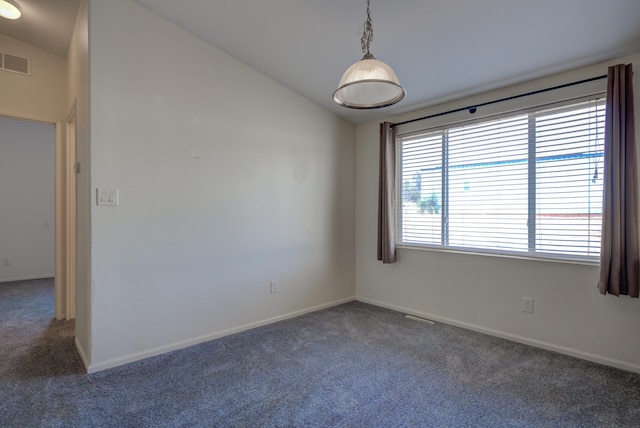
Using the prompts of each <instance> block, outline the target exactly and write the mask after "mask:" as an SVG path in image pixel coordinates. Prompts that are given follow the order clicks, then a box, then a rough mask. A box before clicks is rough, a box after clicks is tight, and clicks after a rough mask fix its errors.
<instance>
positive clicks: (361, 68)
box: [333, 0, 407, 109]
mask: <svg viewBox="0 0 640 428" xmlns="http://www.w3.org/2000/svg"><path fill="white" fill-rule="evenodd" d="M369 1H370V0H367V20H366V21H365V23H364V25H363V28H362V38H361V39H360V45H361V47H362V53H363V54H364V56H363V57H362V59H361V60H360V61H358V62H356V63H355V64H353V65H352V66H351V67H349V68H348V69H347V71H345V72H344V74H343V75H342V79H340V83H339V85H338V89H336V91H335V92H334V93H333V100H334V101H335V102H336V103H338V104H340V105H343V106H345V107H349V108H355V109H374V108H381V107H387V106H390V105H393V104H395V103H397V102H398V101H400V100H401V99H403V98H404V97H405V95H406V94H407V92H406V91H405V90H404V88H403V87H402V86H400V81H399V80H398V77H397V76H396V73H394V72H393V70H392V69H391V67H389V66H388V65H387V64H385V63H384V62H382V61H379V60H377V59H376V58H375V57H374V56H373V54H371V52H369V46H370V45H371V41H372V40H373V24H372V22H371V13H370V11H369Z"/></svg>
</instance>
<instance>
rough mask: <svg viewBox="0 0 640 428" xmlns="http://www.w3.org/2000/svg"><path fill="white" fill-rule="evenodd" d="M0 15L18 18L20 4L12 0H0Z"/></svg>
mask: <svg viewBox="0 0 640 428" xmlns="http://www.w3.org/2000/svg"><path fill="white" fill-rule="evenodd" d="M0 16H2V17H3V18H7V19H18V18H20V17H21V16H22V12H21V11H20V6H18V4H17V3H16V2H14V1H13V0H0Z"/></svg>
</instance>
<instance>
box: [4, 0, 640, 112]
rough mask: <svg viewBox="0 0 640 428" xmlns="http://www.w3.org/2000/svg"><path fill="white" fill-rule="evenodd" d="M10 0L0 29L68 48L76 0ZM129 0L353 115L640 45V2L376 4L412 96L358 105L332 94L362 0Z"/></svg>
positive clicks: (381, 55)
mask: <svg viewBox="0 0 640 428" xmlns="http://www.w3.org/2000/svg"><path fill="white" fill-rule="evenodd" d="M16 1H17V2H18V3H20V5H21V7H22V9H23V12H24V20H18V21H16V22H6V21H7V20H5V19H2V18H0V21H1V22H0V33H4V34H7V35H9V36H10V37H13V38H16V39H20V40H23V41H25V42H27V43H30V44H32V45H35V46H38V47H41V48H42V49H45V50H48V51H50V52H52V53H54V54H56V55H60V56H64V55H65V54H66V50H65V49H64V46H68V43H69V37H70V34H71V33H70V31H71V30H72V28H73V21H74V19H75V15H73V14H74V11H75V10H76V9H77V4H78V2H79V0H16ZM99 1H106V0H99ZM135 1H137V2H138V3H140V4H141V5H143V6H145V7H147V8H149V9H150V10H152V11H154V12H156V13H158V14H159V15H161V16H163V17H165V18H166V19H168V20H170V21H172V22H174V23H175V24H177V25H179V26H180V27H182V28H184V29H185V30H187V31H190V32H191V33H193V34H195V35H196V36H198V37H199V38H201V39H203V40H205V41H207V42H209V43H211V44H212V45H215V46H217V47H218V48H220V49H222V50H224V51H226V52H227V53H229V54H230V55H232V56H234V57H236V58H237V59H239V60H241V61H242V62H244V63H246V64H248V65H250V66H251V67H253V68H255V69H257V70H259V71H261V72H262V73H264V74H266V75H267V76H269V77H271V78H272V79H274V80H276V81H278V82H280V83H281V84H282V85H284V86H287V87H289V88H291V89H293V90H294V91H296V92H298V93H300V94H302V95H303V96H305V97H307V98H309V99H310V100H312V101H314V102H316V103H318V104H320V105H322V106H323V107H326V108H327V109H329V110H331V111H333V112H335V113H336V114H338V115H340V116H342V117H344V118H345V119H347V120H349V121H351V122H353V123H363V122H366V121H370V120H379V119H381V118H383V117H386V116H389V115H392V114H396V113H401V112H405V111H409V110H413V109H416V108H419V107H424V106H428V105H433V104H436V103H439V102H443V101H447V100H451V99H455V98H458V97H461V96H466V95H471V94H475V93H480V92H483V91H486V90H490V89H494V88H497V87H502V86H505V85H507V84H513V83H518V82H522V81H526V80H530V79H532V78H537V77H543V76H546V75H549V74H553V73H556V72H560V71H565V70H568V69H571V68H575V67H579V66H583V65H588V64H592V63H595V62H599V61H606V60H609V59H612V58H615V57H619V56H623V55H626V54H630V53H637V52H640V25H638V22H640V1H639V0H607V1H603V0H536V1H531V0H482V1H479V0H396V1H388V0H387V1H385V0H371V16H372V19H373V28H374V35H375V38H374V40H373V43H372V46H371V52H372V53H373V54H374V55H376V57H377V58H378V59H380V60H382V61H385V62H386V63H388V64H389V65H391V66H392V67H393V69H394V70H395V72H396V74H397V75H398V77H399V78H400V82H401V83H402V84H403V86H404V87H405V88H406V90H407V93H408V95H407V97H406V98H405V99H404V100H403V101H401V102H400V103H399V104H397V105H395V106H393V107H387V108H385V109H382V110H369V111H357V110H350V109H347V108H345V107H341V106H338V105H336V104H335V103H334V102H333V100H332V94H333V91H334V90H335V88H336V86H337V84H338V81H339V79H340V77H341V76H342V73H343V72H344V70H345V69H346V68H347V67H348V66H349V65H351V64H352V63H353V62H355V61H357V60H358V59H360V57H361V56H362V53H361V51H360V36H359V34H358V33H359V31H360V28H361V26H362V23H363V22H364V20H365V10H366V4H365V0H322V1H318V0H263V1H256V0H233V1H231V0H180V1H176V0H135ZM32 14H33V15H32ZM70 16H71V18H70ZM114 25H117V23H114ZM274 102H277V100H274Z"/></svg>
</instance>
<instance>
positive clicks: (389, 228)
mask: <svg viewBox="0 0 640 428" xmlns="http://www.w3.org/2000/svg"><path fill="white" fill-rule="evenodd" d="M395 209H396V132H395V128H394V127H393V126H392V124H391V123H389V122H383V123H381V124H380V172H379V177H378V260H380V261H381V262H382V263H395V261H396V230H395V221H396V215H395V213H396V211H395Z"/></svg>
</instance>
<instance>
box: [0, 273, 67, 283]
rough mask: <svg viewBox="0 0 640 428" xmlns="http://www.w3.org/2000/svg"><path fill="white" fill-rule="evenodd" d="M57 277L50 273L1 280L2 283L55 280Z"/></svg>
mask: <svg viewBox="0 0 640 428" xmlns="http://www.w3.org/2000/svg"><path fill="white" fill-rule="evenodd" d="M54 277H55V275H54V274H52V273H50V274H47V275H29V276H16V277H13V278H0V283H1V282H13V281H29V280H32V279H46V278H54Z"/></svg>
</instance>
